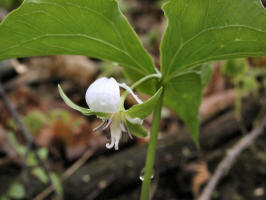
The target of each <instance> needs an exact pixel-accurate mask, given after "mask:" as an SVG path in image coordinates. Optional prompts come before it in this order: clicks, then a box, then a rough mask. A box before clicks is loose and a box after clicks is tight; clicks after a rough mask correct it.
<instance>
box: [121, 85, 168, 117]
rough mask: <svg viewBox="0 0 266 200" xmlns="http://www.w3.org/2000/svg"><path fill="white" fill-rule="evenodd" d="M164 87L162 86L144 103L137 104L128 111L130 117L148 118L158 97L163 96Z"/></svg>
mask: <svg viewBox="0 0 266 200" xmlns="http://www.w3.org/2000/svg"><path fill="white" fill-rule="evenodd" d="M162 92H163V88H160V89H159V90H158V91H157V92H156V93H155V94H154V95H153V96H152V97H151V98H150V99H149V100H147V101H145V102H144V103H142V104H136V105H134V106H132V107H131V108H130V109H128V110H127V111H126V114H127V115H128V116H129V117H130V118H140V119H145V118H147V117H148V116H149V115H150V114H151V113H152V111H153V108H154V106H155V105H156V103H157V100H158V98H159V97H160V96H161V94H162Z"/></svg>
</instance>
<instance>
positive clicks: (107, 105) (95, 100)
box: [85, 77, 120, 113]
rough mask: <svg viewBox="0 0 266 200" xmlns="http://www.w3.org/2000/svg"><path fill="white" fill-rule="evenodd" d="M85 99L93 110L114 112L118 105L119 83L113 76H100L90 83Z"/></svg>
mask: <svg viewBox="0 0 266 200" xmlns="http://www.w3.org/2000/svg"><path fill="white" fill-rule="evenodd" d="M85 99H86V102H87V104H88V106H89V107H90V109H91V110H93V111H96V112H105V113H115V112H116V111H117V110H118V108H119V106H120V90H119V85H118V83H117V82H116V80H115V79H113V78H109V79H108V78H105V77H104V78H100V79H98V80H96V81H95V82H94V83H92V84H91V85H90V87H89V88H88V90H87V92H86V96H85Z"/></svg>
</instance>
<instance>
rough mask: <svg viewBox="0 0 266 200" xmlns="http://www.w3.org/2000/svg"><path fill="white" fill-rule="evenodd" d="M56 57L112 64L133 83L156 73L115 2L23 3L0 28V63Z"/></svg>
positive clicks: (57, 0)
mask: <svg viewBox="0 0 266 200" xmlns="http://www.w3.org/2000/svg"><path fill="white" fill-rule="evenodd" d="M57 54H68V55H70V54H71V55H85V56H90V57H95V58H99V59H103V60H109V61H112V62H116V63H118V64H119V65H121V66H122V67H124V68H125V71H126V74H127V75H128V76H129V77H130V78H131V79H132V80H133V81H137V80H138V79H140V78H142V77H143V76H146V75H148V74H152V73H155V67H154V64H153V61H152V59H151V57H150V56H149V54H148V53H147V52H146V51H145V49H144V48H143V46H142V44H141V42H140V40H139V39H138V37H137V35H136V33H135V32H134V30H133V29H132V27H131V26H130V25H129V23H128V21H127V20H126V18H125V17H124V15H123V14H122V13H121V11H120V10H119V7H118V3H117V1H116V0H25V1H24V2H23V4H22V5H21V6H20V7H19V8H18V9H17V10H15V11H14V12H12V13H11V14H9V15H8V17H7V18H6V19H5V20H4V21H3V22H2V24H1V25H0V60H3V59H8V58H13V57H27V56H42V55H57ZM132 72H133V73H132Z"/></svg>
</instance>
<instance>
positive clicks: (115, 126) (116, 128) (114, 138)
mask: <svg viewBox="0 0 266 200" xmlns="http://www.w3.org/2000/svg"><path fill="white" fill-rule="evenodd" d="M110 129H111V143H109V144H106V148H108V149H111V148H113V146H115V150H118V144H119V140H120V138H121V130H120V120H113V122H112V124H111V125H110Z"/></svg>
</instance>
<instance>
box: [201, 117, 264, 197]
mask: <svg viewBox="0 0 266 200" xmlns="http://www.w3.org/2000/svg"><path fill="white" fill-rule="evenodd" d="M265 132H266V116H265V117H264V118H263V120H262V122H261V124H260V125H259V126H258V127H257V128H256V129H254V130H253V131H252V132H251V133H249V134H248V135H246V136H245V137H243V138H242V139H241V140H240V141H239V142H238V143H237V144H236V145H235V146H234V147H233V148H232V149H231V150H229V151H228V153H227V155H226V156H225V157H224V159H223V160H222V161H221V162H220V164H219V165H218V167H217V168H216V170H215V172H214V174H213V176H212V178H211V179H210V181H209V182H208V184H207V185H206V187H205V188H204V189H203V192H202V193H201V195H200V197H199V198H198V200H209V199H210V197H211V194H212V192H213V190H214V189H215V187H216V185H217V184H218V182H219V181H220V179H221V178H222V177H223V176H224V175H225V174H226V173H227V172H228V170H229V169H230V168H231V166H232V164H233V163H234V161H235V160H236V158H237V157H238V156H239V154H240V153H241V152H242V151H243V150H245V149H246V148H247V147H248V146H249V145H251V144H252V143H253V142H254V141H255V140H256V139H257V138H258V137H259V136H260V135H262V134H263V133H265Z"/></svg>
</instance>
